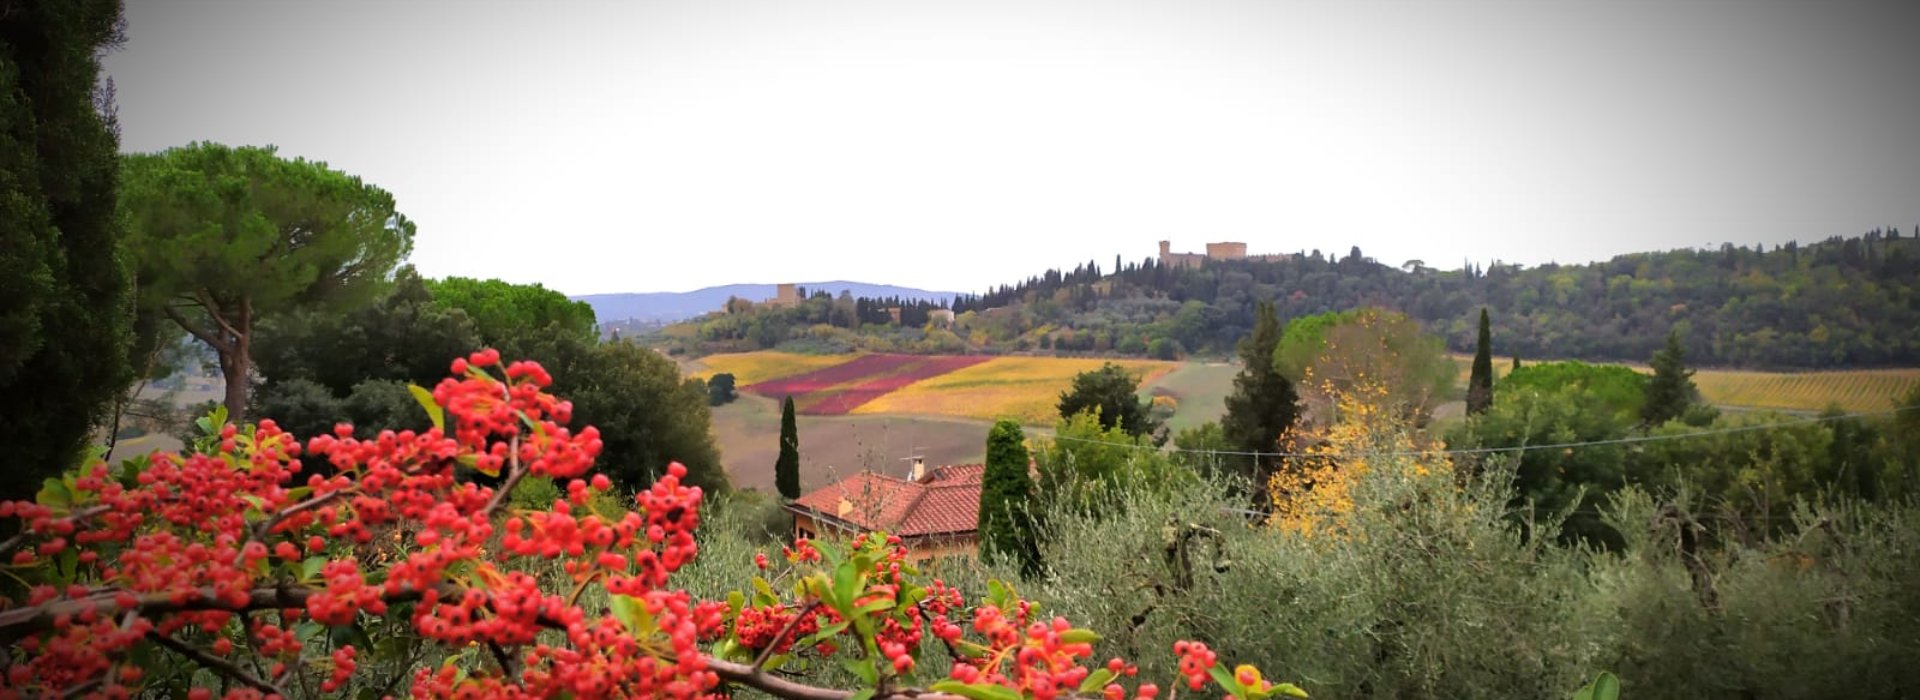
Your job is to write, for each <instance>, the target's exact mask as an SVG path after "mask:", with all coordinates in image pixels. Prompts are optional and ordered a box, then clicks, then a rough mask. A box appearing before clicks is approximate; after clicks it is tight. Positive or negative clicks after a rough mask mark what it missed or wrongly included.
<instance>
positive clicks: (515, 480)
mask: <svg viewBox="0 0 1920 700" xmlns="http://www.w3.org/2000/svg"><path fill="white" fill-rule="evenodd" d="M507 456H508V459H509V460H510V461H509V466H508V467H507V469H508V471H507V481H506V483H503V484H500V490H499V491H495V492H494V494H493V500H492V501H489V502H488V503H487V517H488V518H492V517H493V516H495V515H497V514H499V513H500V509H501V508H505V507H507V497H508V496H511V495H513V490H514V489H515V488H517V487H518V486H520V480H521V479H525V478H527V469H526V467H523V466H521V464H520V434H519V433H514V435H513V445H512V447H510V448H509V449H508V450H507Z"/></svg>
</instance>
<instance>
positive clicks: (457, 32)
mask: <svg viewBox="0 0 1920 700" xmlns="http://www.w3.org/2000/svg"><path fill="white" fill-rule="evenodd" d="M1916 8H1920V3H1916V2H1899V1H1887V2H1859V1H1855V0H1841V1H1830V0H1819V1H1815V0H1778V1H1771V2H1762V1H1754V2H1742V1H1735V0H1603V1H1586V0H1526V1H1520V0H1510V1H1493V2H1488V1H1484V0H1476V1H1472V2H1454V1H1448V2H1436V1H1431V0H1392V1H1387V2H1369V1H1365V0H1321V1H1315V2H1278V1H1248V2H1208V1H1199V0H1163V1H1159V2H1121V1H1116V0H1099V1H1096V2H1036V1H1034V0H1014V1H1009V2H995V1H990V0H965V1H957V0H955V1H938V2H934V1H929V2H915V1H911V0H882V1H878V2H794V1H789V0H779V1H769V2H728V1H700V2H586V1H562V2H553V3H526V2H510V3H509V2H459V3H455V2H423V1H410V2H358V1H337V0H329V1H326V2H300V3H293V2H277V1H273V0H219V1H216V0H205V1H186V0H181V1H174V0H130V1H129V2H128V9H127V20H128V27H127V31H128V43H127V45H126V46H125V48H124V49H123V50H122V51H120V52H118V53H116V54H113V55H111V56H110V57H109V58H108V61H107V66H108V70H109V73H110V74H111V75H112V77H113V78H114V80H115V82H116V87H117V90H118V97H119V110H120V111H119V114H120V120H121V126H122V131H123V141H122V143H123V147H124V148H125V149H126V150H129V151H150V150H158V149H162V148H166V147H169V146H175V145H181V144H185V143H187V142H190V141H195V140H212V141H220V142H224V143H229V144H235V145H240V144H273V145H277V146H278V147H279V148H280V150H281V152H282V153H283V154H285V155H289V156H303V157H307V158H311V159H317V160H323V161H326V162H327V163H329V164H331V165H332V166H334V167H335V168H337V169H340V170H343V171H346V172H349V173H352V174H356V175H360V176H362V177H364V178H365V179H367V180H368V181H370V182H372V183H374V184H377V185H379V186H381V187H383V188H385V189H387V190H388V191H391V192H392V193H393V194H394V195H395V197H396V198H397V199H398V201H399V205H400V209H401V211H402V212H404V213H406V214H407V215H408V216H409V217H411V218H412V219H414V220H415V221H416V222H417V223H418V224H419V235H418V237H417V239H416V240H415V243H414V252H413V256H412V261H413V262H414V263H415V264H416V265H417V266H418V267H419V268H420V269H421V271H422V272H423V273H425V274H427V275H430V276H436V277H437V276H445V275H465V276H475V277H499V278H503V279H507V280H510V281H514V282H540V283H543V284H545V285H547V286H549V287H551V288H555V289H559V290H561V291H564V292H567V293H570V294H583V293H594V292H618V291H660V290H687V289H693V288H698V287H703V286H709V285H716V284H726V283H733V282H762V283H767V282H777V281H807V280H824V279H853V280H860V281H867V282H882V283H894V284H903V285H910V286H917V287H923V288H929V289H940V290H959V291H969V290H980V289H983V288H985V287H987V286H989V285H993V284H999V283H1002V282H1011V281H1015V280H1018V279H1021V278H1024V277H1027V276H1029V275H1032V274H1036V273H1039V272H1041V271H1043V270H1044V269H1046V268H1048V267H1053V266H1067V267H1071V266H1072V265H1074V264H1075V263H1077V262H1083V261H1086V260H1098V261H1100V263H1101V265H1102V266H1103V267H1105V266H1109V265H1111V264H1112V260H1113V258H1114V255H1115V254H1116V253H1118V254H1122V255H1124V256H1125V257H1126V258H1127V259H1129V260H1137V259H1140V258H1144V257H1147V256H1149V255H1151V254H1153V252H1154V250H1155V247H1156V241H1158V240H1160V239H1163V238H1164V239H1170V240H1172V241H1173V243H1174V248H1175V249H1176V250H1199V249H1201V248H1202V246H1203V245H1204V244H1205V243H1206V242H1208V241H1223V240H1226V241H1245V242H1246V243H1247V244H1248V246H1249V248H1250V249H1251V250H1252V251H1253V252H1294V251H1301V250H1310V249H1313V248H1320V249H1323V250H1326V251H1328V252H1336V251H1337V252H1342V253H1344V252H1345V251H1346V250H1347V248H1348V247H1349V246H1355V245H1357V246H1360V248H1361V249H1362V250H1363V252H1365V253H1366V254H1368V255H1370V256H1373V257H1376V258H1378V259H1380V260H1381V261H1382V262H1386V263H1388V264H1395V265H1397V264H1400V263H1401V262H1403V261H1405V260H1408V259H1420V260H1424V261H1426V262H1427V263H1428V264H1429V265H1433V266H1437V267H1446V268H1458V267H1459V266H1460V264H1461V261H1462V260H1463V259H1464V258H1468V257H1471V258H1473V259H1474V260H1477V261H1486V260H1489V259H1493V258H1499V259H1502V260H1507V261H1517V262H1523V263H1528V264H1536V263H1540V262H1546V261H1550V260H1553V261H1559V262H1577V261H1586V260H1593V259H1603V258H1606V257H1610V256H1612V255H1614V254H1618V253H1624V252H1632V251H1638V250H1648V249H1667V248H1675V247H1686V246H1702V245H1707V244H1709V243H1711V244H1713V245H1718V244H1719V243H1720V242H1724V241H1733V242H1736V243H1739V244H1743V245H1751V244H1755V243H1768V244H1772V243H1778V242H1784V241H1787V240H1793V239H1798V240H1802V241H1808V240H1817V239H1820V238H1824V237H1827V236H1830V235H1857V234H1859V233H1861V232H1864V231H1866V230H1868V229H1871V228H1875V227H1880V226H1898V227H1900V228H1901V229H1902V230H1903V231H1905V230H1909V229H1911V227H1913V226H1914V225H1916V224H1920V10H1917V9H1916Z"/></svg>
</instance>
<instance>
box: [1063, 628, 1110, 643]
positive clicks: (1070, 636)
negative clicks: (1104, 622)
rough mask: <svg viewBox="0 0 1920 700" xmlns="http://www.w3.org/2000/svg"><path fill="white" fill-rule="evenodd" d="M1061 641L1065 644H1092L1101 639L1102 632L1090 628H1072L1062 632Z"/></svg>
mask: <svg viewBox="0 0 1920 700" xmlns="http://www.w3.org/2000/svg"><path fill="white" fill-rule="evenodd" d="M1060 641H1061V642H1062V643H1064V644H1092V643H1094V642H1097V641H1100V633H1099V632H1095V631H1093V630H1088V629H1077V628H1076V629H1070V630H1067V631H1065V632H1061V633H1060Z"/></svg>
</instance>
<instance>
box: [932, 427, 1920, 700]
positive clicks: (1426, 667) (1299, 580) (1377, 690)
mask: <svg viewBox="0 0 1920 700" xmlns="http://www.w3.org/2000/svg"><path fill="white" fill-rule="evenodd" d="M1506 468H1507V467H1503V466H1500V465H1494V466H1493V467H1491V468H1490V469H1491V470H1493V471H1489V472H1488V476H1489V477H1491V478H1484V479H1470V480H1468V481H1466V482H1464V485H1463V484H1462V482H1461V481H1458V480H1457V478H1456V476H1455V475H1454V474H1451V473H1444V472H1433V473H1428V474H1420V473H1419V472H1418V470H1414V469H1399V468H1389V467H1385V466H1383V467H1382V468H1378V469H1372V470H1368V471H1367V472H1366V473H1365V474H1364V475H1363V476H1361V477H1360V479H1359V481H1358V482H1357V483H1356V485H1355V486H1356V488H1355V491H1354V497H1355V499H1356V507H1355V508H1354V510H1353V512H1352V515H1351V518H1352V520H1351V522H1350V523H1349V527H1348V528H1347V530H1346V534H1345V535H1343V536H1338V537H1326V536H1303V535H1300V534H1297V533H1293V532H1289V531H1285V530H1282V529H1279V528H1275V527H1273V526H1271V525H1269V524H1267V523H1266V522H1264V521H1263V520H1260V519H1257V518H1256V519H1252V520H1249V519H1248V518H1246V517H1244V516H1243V515H1240V514H1239V512H1240V511H1241V509H1242V508H1244V503H1242V502H1241V500H1240V499H1238V498H1236V497H1233V496H1229V495H1224V492H1225V491H1226V488H1225V487H1224V486H1223V485H1222V484H1220V483H1217V482H1196V483H1193V484H1190V485H1188V486H1186V487H1184V488H1179V489H1172V490H1167V491H1140V492H1135V493H1131V494H1130V495H1129V496H1128V497H1127V499H1126V502H1125V504H1124V507H1121V508H1115V509H1112V510H1110V511H1107V512H1103V513H1090V512H1086V511H1083V510H1079V509H1076V508H1072V507H1070V505H1069V504H1058V505H1056V506H1055V507H1053V508H1050V509H1049V510H1046V511H1045V512H1044V513H1043V514H1042V517H1041V518H1040V520H1041V521H1042V522H1044V523H1045V527H1044V529H1043V532H1042V535H1043V536H1042V538H1041V542H1042V546H1041V555H1042V557H1043V558H1044V559H1045V560H1046V561H1047V573H1048V578H1047V582H1046V583H1045V584H1044V585H1036V586H1030V587H1029V589H1027V590H1029V591H1030V592H1032V593H1033V594H1034V597H1035V599H1036V601H1037V602H1039V603H1041V604H1043V605H1045V606H1046V609H1047V610H1049V611H1050V612H1051V613H1054V614H1060V615H1064V616H1067V617H1069V618H1071V619H1075V620H1082V619H1084V620H1086V621H1087V623H1088V624H1097V625H1099V626H1100V629H1101V630H1102V631H1103V633H1104V636H1103V638H1102V639H1101V641H1100V642H1099V643H1098V647H1097V649H1096V654H1097V655H1101V656H1105V655H1119V656H1125V655H1127V654H1129V653H1133V652H1136V651H1151V650H1154V649H1159V648H1164V647H1167V646H1169V645H1171V644H1172V643H1173V642H1174V641H1176V640H1178V639H1182V638H1186V637H1190V636H1197V637H1201V638H1204V639H1206V640H1207V643H1208V644H1209V645H1210V646H1211V647H1212V648H1213V649H1214V650H1215V651H1217V652H1218V653H1219V654H1220V655H1221V656H1222V657H1223V658H1225V657H1228V656H1229V655H1231V656H1232V657H1233V658H1249V659H1263V660H1266V659H1272V660H1276V663H1284V669H1285V671H1286V672H1287V673H1288V674H1290V676H1291V677H1293V678H1296V679H1299V680H1298V683H1299V684H1300V685H1301V686H1302V687H1303V688H1304V689H1305V690H1306V691H1307V692H1308V693H1309V694H1310V695H1311V696H1312V697H1343V698H1344V697H1355V698H1402V697H1474V698H1527V699H1533V698H1543V697H1547V698H1555V697H1568V695H1569V693H1570V692H1571V689H1573V688H1577V687H1580V686H1581V685H1582V684H1584V683H1585V682H1586V681H1587V680H1588V679H1591V678H1593V677H1594V675H1595V674H1597V673H1599V672H1600V671H1603V670H1606V671H1612V672H1614V673H1616V674H1617V675H1618V676H1619V678H1620V679H1621V682H1622V683H1623V684H1624V685H1625V687H1626V688H1627V694H1626V696H1627V697H1634V698H1676V699H1678V698H1729V699H1731V698H1741V697H1749V698H1769V699H1774V698H1778V699H1785V698H1798V697H1821V696H1825V695H1830V694H1831V693H1832V689H1833V688H1846V689H1847V693H1848V694H1849V696H1850V697H1863V698H1869V697H1870V698H1898V697H1908V696H1911V694H1912V692H1913V689H1914V688H1920V668H1916V667H1915V666H1913V664H1911V663H1910V661H1909V659H1910V658H1911V649H1913V648H1915V645H1916V644H1920V626H1915V625H1913V624H1912V623H1911V621H1912V620H1913V619H1915V616H1916V615H1920V591H1917V590H1916V589H1915V587H1914V586H1912V585H1911V581H1912V580H1914V577H1916V576H1920V558H1916V557H1912V556H1909V555H1906V554H1904V553H1903V552H1908V551H1910V550H1911V548H1912V547H1915V546H1920V512H1916V510H1915V509H1914V507H1913V505H1912V504H1911V503H1902V504H1890V505H1888V506H1885V507H1882V508H1863V507H1858V506H1849V505H1835V506H1822V507H1814V506H1806V505H1802V506H1801V507H1799V508H1797V509H1793V510H1792V512H1790V513H1789V514H1788V516H1787V517H1788V520H1789V521H1790V523H1792V524H1794V526H1793V527H1790V528H1789V530H1788V531H1787V532H1785V533H1783V534H1781V535H1779V536H1776V537H1766V538H1761V539H1759V540H1756V541H1754V542H1752V543H1739V542H1726V543H1724V544H1723V545H1720V546H1719V548H1714V549H1704V547H1707V546H1709V545H1707V544H1705V543H1704V542H1699V543H1698V544H1697V547H1701V548H1695V549H1692V550H1689V549H1687V548H1686V545H1685V544H1684V543H1685V542H1688V541H1690V540H1688V539H1686V538H1685V537H1683V535H1682V533H1683V530H1685V529H1686V528H1688V527H1690V526H1689V525H1688V519H1689V518H1690V517H1692V516H1691V515H1690V514H1689V511H1687V510H1686V509H1685V508H1684V507H1680V506H1677V505H1676V499H1677V500H1678V501H1680V502H1684V501H1685V498H1684V494H1678V493H1672V492H1665V493H1662V494H1661V495H1659V496H1658V497H1656V495H1654V494H1651V493H1649V492H1646V491H1641V490H1638V489H1631V488H1630V489H1626V490H1623V491H1621V492H1620V493H1619V495H1618V496H1617V498H1616V499H1614V501H1613V503H1612V504H1610V505H1609V506H1608V507H1607V508H1605V509H1603V510H1602V511H1601V512H1600V514H1599V517H1600V518H1601V520H1602V522H1604V523H1605V524H1606V526H1607V527H1609V528H1611V529H1614V530H1617V531H1619V532H1621V533H1622V537H1623V540H1624V551H1623V552H1622V553H1618V554H1615V553H1608V552H1603V551H1597V550H1594V549H1590V548H1574V547H1562V546H1556V545H1554V544H1553V543H1552V542H1551V541H1550V539H1543V538H1531V539H1529V538H1527V537H1525V536H1524V534H1523V533H1524V530H1523V529H1522V527H1521V526H1520V525H1519V524H1517V523H1515V522H1514V520H1513V519H1511V518H1510V517H1509V512H1510V508H1509V503H1510V502H1511V501H1512V499H1513V496H1514V491H1513V490H1512V489H1511V488H1509V487H1508V486H1506V485H1505V481H1504V479H1503V478H1501V477H1502V476H1503V475H1502V474H1499V473H1498V470H1502V469H1506ZM1552 525H1553V523H1541V524H1540V527H1543V528H1544V527H1551V526H1552ZM1802 533H1804V534H1802ZM1090 552H1091V553H1098V554H1097V555H1090V554H1089V553H1090ZM1012 568H1013V567H1012V566H1011V565H1010V564H1001V565H980V564H962V563H959V562H946V563H945V566H943V568H941V570H940V575H941V576H943V577H944V579H945V580H946V581H948V582H949V583H951V584H953V585H955V586H958V587H961V588H963V589H971V588H974V587H977V586H980V585H983V583H984V581H985V580H987V579H989V578H1008V577H1010V576H1011V575H1012V573H1013V572H1012ZM1696 572H1697V574H1696ZM1696 576H1697V577H1696ZM1142 658H1147V660H1146V661H1143V662H1141V667H1140V673H1141V675H1143V676H1147V675H1160V674H1165V673H1171V672H1174V671H1175V670H1176V669H1175V668H1174V663H1173V661H1172V660H1160V659H1151V658H1148V657H1142Z"/></svg>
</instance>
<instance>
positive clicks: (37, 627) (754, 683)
mask: <svg viewBox="0 0 1920 700" xmlns="http://www.w3.org/2000/svg"><path fill="white" fill-rule="evenodd" d="M432 590H435V591H439V592H440V597H441V599H442V600H456V599H458V598H460V597H461V596H463V595H465V593H466V589H464V588H461V587H460V586H456V585H454V584H451V583H442V584H440V585H438V586H435V587H433V589H432ZM318 592H319V590H318V589H314V588H308V587H304V586H291V587H277V588H257V589H254V590H252V591H249V592H248V594H247V597H246V599H245V600H243V601H240V602H239V603H238V604H236V603H234V602H232V601H228V600H226V599H225V598H223V597H221V596H219V595H217V594H216V593H215V592H214V591H213V589H210V588H202V589H198V590H195V591H193V592H192V593H191V594H188V595H185V596H181V597H178V598H176V597H175V594H174V593H171V592H169V593H149V594H146V595H143V596H139V598H138V600H137V602H136V603H135V604H134V605H133V606H132V607H131V608H129V610H138V611H139V612H140V613H141V614H143V615H148V616H151V615H155V614H165V613H173V612H186V611H196V610H226V611H230V612H246V611H250V610H271V609H287V608H304V607H306V604H307V599H308V598H311V597H313V595H314V594H316V593H318ZM423 593H424V592H423V591H422V590H420V589H414V588H403V589H401V590H400V591H398V592H395V593H390V594H387V595H384V596H382V600H384V601H386V602H387V603H390V604H391V603H405V602H412V601H417V600H420V598H421V596H422V595H423ZM87 610H92V611H94V612H95V613H96V614H112V613H113V612H115V611H118V610H120V605H119V603H117V602H116V601H115V600H114V597H113V596H111V595H100V596H93V597H88V598H80V599H75V600H63V601H58V602H53V603H48V604H45V605H40V606H35V607H29V608H15V609H13V610H5V611H0V646H7V645H11V644H12V643H13V642H14V641H15V640H18V639H19V638H21V637H23V636H25V635H28V634H31V633H34V632H38V631H42V630H46V629H51V628H52V627H53V624H54V620H55V619H56V618H59V617H60V616H62V615H67V616H78V615H79V614H81V613H82V612H85V611H87ZM538 622H539V624H540V625H541V626H543V627H547V628H549V629H566V625H564V624H562V623H561V622H560V621H558V620H555V619H552V618H549V617H547V616H545V615H542V616H541V617H540V618H539V620H538ZM155 641H156V642H160V643H161V644H163V645H164V644H166V642H164V641H160V640H159V639H156V640H155ZM176 643H177V642H176ZM169 648H173V647H171V646H169ZM176 651H177V649H176ZM183 653H185V652H183ZM188 655H189V656H191V657H192V658H194V660H196V661H201V662H203V663H204V660H203V659H201V658H200V657H198V656H192V654H188ZM214 660H215V661H219V660H218V659H214ZM705 662H706V666H707V668H708V669H709V670H711V671H713V672H714V674H715V675H717V676H719V677H720V679H721V680H723V681H726V682H728V683H733V684H736V685H742V686H746V687H749V688H753V689H755V690H759V691H761V692H764V693H767V694H768V695H773V696H775V697H779V698H785V699H786V700H848V699H849V698H851V697H852V696H853V695H854V693H853V691H849V690H841V689H838V688H821V687H818V686H811V685H806V684H804V683H798V682H795V681H791V680H787V679H785V678H781V677H779V676H776V675H773V674H770V673H766V672H764V671H762V670H760V669H759V668H757V667H755V666H749V665H746V664H741V663H735V662H732V661H726V660H724V659H717V658H712V657H709V658H707V659H705ZM223 663H224V662H223ZM228 665H229V666H231V664H228ZM215 669H216V670H224V669H220V668H219V667H217V666H216V667H215ZM289 670H291V667H289ZM234 671H235V672H237V673H242V674H244V673H245V672H244V671H241V670H239V669H238V668H237V667H235V668H234ZM235 677H236V678H240V676H235ZM242 680H246V679H245V678H242ZM255 680H258V679H257V678H256V679H255ZM262 682H264V681H262ZM255 687H256V688H257V687H260V686H258V685H255ZM276 692H277V691H276ZM282 695H284V693H282ZM876 700H966V699H965V698H963V697H961V696H958V695H951V694H946V693H930V692H922V691H919V690H917V689H910V688H908V689H899V690H895V691H893V692H891V693H888V694H886V695H883V696H877V697H876Z"/></svg>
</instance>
